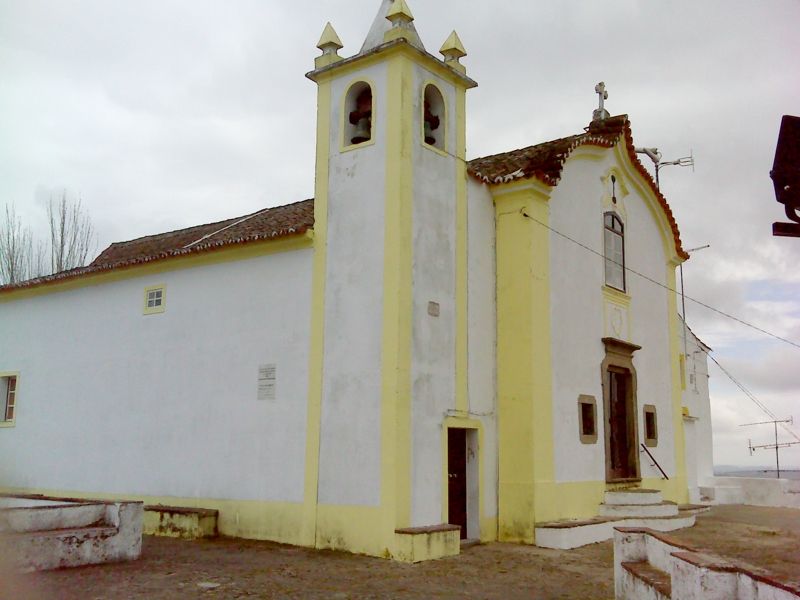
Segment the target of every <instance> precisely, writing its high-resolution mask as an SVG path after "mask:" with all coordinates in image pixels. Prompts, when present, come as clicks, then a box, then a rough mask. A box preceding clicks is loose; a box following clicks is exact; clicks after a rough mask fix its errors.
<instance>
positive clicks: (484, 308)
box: [467, 178, 497, 517]
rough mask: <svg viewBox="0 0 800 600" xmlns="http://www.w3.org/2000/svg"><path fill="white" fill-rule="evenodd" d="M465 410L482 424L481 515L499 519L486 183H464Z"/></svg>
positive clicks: (491, 218) (492, 260)
mask: <svg viewBox="0 0 800 600" xmlns="http://www.w3.org/2000/svg"><path fill="white" fill-rule="evenodd" d="M467 207H468V216H467V218H468V222H467V235H468V237H467V240H468V243H467V253H468V284H467V285H468V300H467V303H468V306H469V308H468V311H469V330H468V331H469V333H468V335H469V360H468V365H469V376H468V386H469V408H470V412H471V413H472V417H473V418H477V419H479V420H480V421H481V422H482V423H483V448H481V453H480V455H481V460H482V461H483V478H484V481H483V483H484V488H483V490H482V495H483V516H485V517H496V516H497V413H496V406H497V404H496V396H497V354H496V353H497V329H496V327H497V306H496V301H495V298H496V296H495V294H496V290H497V284H496V279H495V265H496V258H497V257H496V252H495V248H496V245H495V231H496V230H495V213H494V203H493V201H492V196H491V194H490V192H489V190H488V188H487V186H486V185H485V184H482V183H478V182H476V181H475V180H474V179H472V178H468V180H467Z"/></svg>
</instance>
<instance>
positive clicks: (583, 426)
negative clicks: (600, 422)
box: [578, 394, 597, 444]
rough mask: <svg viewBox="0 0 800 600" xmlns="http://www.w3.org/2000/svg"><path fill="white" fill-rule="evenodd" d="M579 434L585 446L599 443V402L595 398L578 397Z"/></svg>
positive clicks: (582, 395) (583, 395)
mask: <svg viewBox="0 0 800 600" xmlns="http://www.w3.org/2000/svg"><path fill="white" fill-rule="evenodd" d="M578 434H579V436H580V438H581V443H583V444H595V443H597V400H596V399H595V397H594V396H587V395H585V394H581V395H580V396H578Z"/></svg>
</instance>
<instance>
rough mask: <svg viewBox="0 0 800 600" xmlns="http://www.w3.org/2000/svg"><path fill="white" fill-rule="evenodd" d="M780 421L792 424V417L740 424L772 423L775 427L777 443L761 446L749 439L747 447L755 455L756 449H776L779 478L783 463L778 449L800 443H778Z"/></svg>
mask: <svg viewBox="0 0 800 600" xmlns="http://www.w3.org/2000/svg"><path fill="white" fill-rule="evenodd" d="M778 423H788V424H789V425H791V424H792V417H789V418H788V419H775V420H773V421H759V422H758V423H745V424H743V425H739V427H750V426H751V425H772V426H773V427H775V443H774V444H761V445H759V446H753V442H751V441H750V440H747V448H748V450H750V456H753V451H754V450H772V449H773V448H774V449H775V470H776V471H777V474H778V475H777V477H778V479H780V478H781V463H780V458H779V456H778V449H779V448H789V447H790V446H796V445H797V444H800V442H783V443H781V444H779V443H778Z"/></svg>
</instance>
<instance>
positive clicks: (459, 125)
mask: <svg viewBox="0 0 800 600" xmlns="http://www.w3.org/2000/svg"><path fill="white" fill-rule="evenodd" d="M466 96H467V91H466V89H464V88H463V87H456V106H455V121H456V148H455V151H456V160H455V165H456V409H457V410H459V411H462V412H466V411H468V410H469V387H468V377H467V376H468V370H469V362H468V361H469V353H468V352H469V350H468V344H469V315H468V310H469V307H468V304H469V296H468V279H467V271H468V268H469V263H468V256H467V235H468V232H467V227H468V222H467V219H468V207H467V164H466V162H465V160H464V159H465V158H466V154H467V124H466V123H467V121H466Z"/></svg>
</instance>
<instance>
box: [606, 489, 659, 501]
mask: <svg viewBox="0 0 800 600" xmlns="http://www.w3.org/2000/svg"><path fill="white" fill-rule="evenodd" d="M663 501H664V498H663V496H662V494H661V492H660V491H659V490H648V489H645V488H632V489H625V490H612V491H607V492H606V493H605V495H604V500H603V502H604V503H605V504H661V503H662V502H663Z"/></svg>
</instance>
